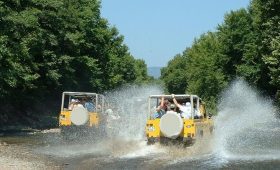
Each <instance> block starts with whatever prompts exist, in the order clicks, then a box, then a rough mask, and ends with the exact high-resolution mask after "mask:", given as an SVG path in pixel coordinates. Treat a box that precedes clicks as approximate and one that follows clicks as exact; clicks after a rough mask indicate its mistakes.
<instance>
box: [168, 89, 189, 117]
mask: <svg viewBox="0 0 280 170" xmlns="http://www.w3.org/2000/svg"><path fill="white" fill-rule="evenodd" d="M172 99H173V102H174V104H175V105H176V106H177V107H178V108H179V110H180V111H181V116H182V117H183V118H184V119H190V118H191V103H190V102H187V103H186V104H185V105H181V104H179V103H178V102H177V100H176V99H175V95H174V94H172Z"/></svg>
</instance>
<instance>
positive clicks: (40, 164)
mask: <svg viewBox="0 0 280 170" xmlns="http://www.w3.org/2000/svg"><path fill="white" fill-rule="evenodd" d="M0 169H5V170H6V169H7V170H9V169H55V170H56V169H62V168H61V166H60V165H58V164H57V163H55V162H53V161H51V160H50V159H48V158H47V157H46V156H43V155H38V154H34V153H32V152H31V151H30V149H29V148H27V147H25V146H24V145H20V144H10V143H7V142H5V141H1V138H0Z"/></svg>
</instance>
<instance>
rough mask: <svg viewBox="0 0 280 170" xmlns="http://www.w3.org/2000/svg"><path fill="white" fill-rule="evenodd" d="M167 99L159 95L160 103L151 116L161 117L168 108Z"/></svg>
mask: <svg viewBox="0 0 280 170" xmlns="http://www.w3.org/2000/svg"><path fill="white" fill-rule="evenodd" d="M169 104H170V103H169V101H168V100H165V99H164V96H162V97H161V100H160V105H159V106H158V107H157V108H156V112H155V113H154V114H153V115H152V117H153V118H161V116H163V115H164V114H165V113H166V112H167V111H168V110H169V109H168V108H169V107H168V105H169Z"/></svg>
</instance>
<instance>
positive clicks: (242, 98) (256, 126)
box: [0, 80, 280, 169]
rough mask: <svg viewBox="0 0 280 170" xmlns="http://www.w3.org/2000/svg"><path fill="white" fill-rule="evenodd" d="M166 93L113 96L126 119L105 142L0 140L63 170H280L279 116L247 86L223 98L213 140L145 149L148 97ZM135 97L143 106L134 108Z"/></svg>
mask: <svg viewBox="0 0 280 170" xmlns="http://www.w3.org/2000/svg"><path fill="white" fill-rule="evenodd" d="M161 93H162V90H161V89H160V88H158V87H130V88H124V89H119V90H118V92H110V93H109V94H108V95H109V96H112V97H111V98H110V100H111V101H110V102H111V103H114V102H115V103H116V104H115V106H113V107H114V109H117V110H119V113H120V116H121V117H124V116H125V117H127V119H125V120H123V121H122V122H121V123H118V124H116V125H114V126H115V129H117V130H114V131H111V132H110V133H111V135H109V137H106V138H98V139H96V138H95V137H93V138H79V139H76V140H73V141H71V142H69V141H65V140H64V139H63V138H62V136H61V135H60V133H59V131H44V132H40V133H32V134H29V135H23V136H6V137H1V138H0V140H2V141H5V142H7V143H8V144H9V145H18V146H22V147H25V148H28V150H29V151H30V152H31V153H32V154H34V155H38V156H43V157H44V158H45V159H47V160H48V161H53V162H54V163H55V164H57V165H59V166H60V167H61V168H62V169H280V120H279V119H277V118H276V114H277V112H278V111H277V109H276V108H275V107H274V106H273V104H272V101H271V100H270V99H268V98H264V97H262V96H261V95H259V94H258V92H257V91H256V90H254V89H253V88H251V87H250V86H249V85H247V84H246V82H244V81H243V80H236V81H235V82H233V83H232V84H231V85H230V86H229V88H228V89H226V90H225V91H224V92H223V93H222V94H221V100H220V101H219V114H218V116H216V117H214V118H213V119H214V122H215V130H214V134H213V135H212V136H208V137H205V138H203V139H202V140H201V141H197V142H196V143H195V144H194V145H193V146H190V147H186V148H184V147H181V146H162V145H157V144H156V145H149V146H148V145H146V141H145V138H144V126H145V119H146V118H145V117H146V115H145V112H146V110H147V106H146V105H145V104H144V103H146V101H145V100H146V99H147V95H150V94H161ZM133 97H134V98H136V100H137V101H138V102H139V103H138V104H136V105H134V104H131V103H129V100H131V99H132V98H133ZM120 98H121V99H122V100H119V99H120ZM144 98H146V99H144ZM113 101H114V102H113ZM135 107H136V108H135ZM135 110H137V111H135ZM143 110H144V111H143Z"/></svg>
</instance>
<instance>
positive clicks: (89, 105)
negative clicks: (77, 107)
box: [84, 99, 95, 112]
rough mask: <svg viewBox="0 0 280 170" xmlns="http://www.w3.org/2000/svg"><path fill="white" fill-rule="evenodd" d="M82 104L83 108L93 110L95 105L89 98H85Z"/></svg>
mask: <svg viewBox="0 0 280 170" xmlns="http://www.w3.org/2000/svg"><path fill="white" fill-rule="evenodd" d="M84 105H85V108H86V109H87V111H89V112H94V110H95V106H94V104H93V102H92V101H91V100H90V99H87V100H86V101H85V104H84Z"/></svg>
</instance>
